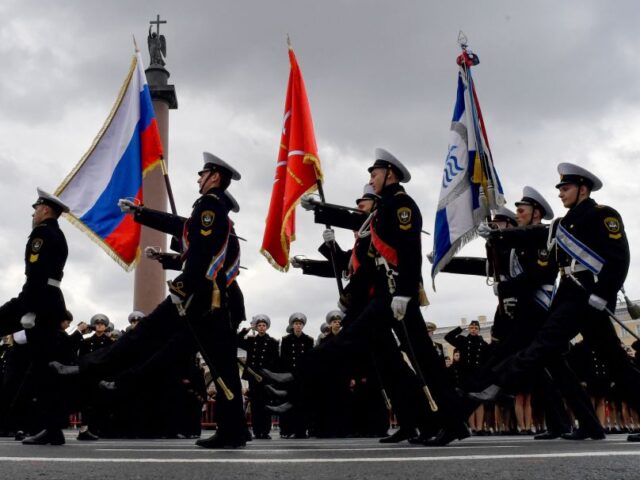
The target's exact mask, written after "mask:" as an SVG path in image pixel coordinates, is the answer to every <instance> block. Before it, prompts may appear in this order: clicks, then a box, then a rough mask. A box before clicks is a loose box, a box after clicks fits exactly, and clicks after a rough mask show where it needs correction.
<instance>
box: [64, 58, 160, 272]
mask: <svg viewBox="0 0 640 480" xmlns="http://www.w3.org/2000/svg"><path fill="white" fill-rule="evenodd" d="M162 154H163V152H162V142H161V140H160V134H159V132H158V125H157V123H156V117H155V113H154V111H153V104H152V103H151V95H150V93H149V86H148V85H147V79H146V77H145V73H144V68H143V65H142V59H141V58H140V53H139V52H138V53H136V55H134V57H133V61H132V63H131V68H130V69H129V73H128V75H127V78H126V80H125V82H124V84H123V86H122V89H121V90H120V93H119V95H118V99H117V100H116V103H115V105H114V107H113V109H112V110H111V113H110V115H109V117H108V118H107V121H106V122H105V124H104V126H103V127H102V129H101V130H100V132H99V133H98V135H97V137H96V139H95V140H94V142H93V145H92V146H91V148H90V149H89V151H88V152H87V153H86V154H85V155H84V157H83V158H82V159H81V160H80V162H79V163H78V164H77V165H76V167H75V168H74V169H73V170H72V171H71V173H70V174H69V175H68V176H67V178H66V179H65V180H64V181H63V182H62V184H61V185H60V186H59V187H58V189H57V190H56V195H58V197H60V199H61V200H62V201H63V202H64V203H66V204H67V205H68V206H69V209H70V213H69V214H67V218H68V219H69V220H70V221H71V222H72V223H74V224H75V225H76V226H78V227H79V228H80V229H81V230H83V231H84V232H85V233H87V234H88V235H89V236H90V237H91V238H92V239H93V240H94V241H95V242H96V243H98V244H99V245H100V246H101V247H102V248H103V249H104V250H105V251H106V252H107V253H108V254H109V255H110V256H111V257H112V258H113V259H114V260H116V261H117V262H118V263H119V264H120V265H121V266H122V267H123V268H125V270H131V269H132V268H133V267H134V266H135V263H136V260H137V258H138V252H139V247H138V244H139V242H140V225H139V224H137V223H135V222H134V221H133V219H132V217H131V215H125V214H124V213H122V212H121V211H120V209H119V208H118V200H119V199H121V198H129V199H136V202H138V203H142V200H143V192H142V178H143V176H144V175H145V174H146V172H148V171H149V170H151V169H153V168H154V167H155V166H156V165H158V163H159V162H160V160H161V159H162Z"/></svg>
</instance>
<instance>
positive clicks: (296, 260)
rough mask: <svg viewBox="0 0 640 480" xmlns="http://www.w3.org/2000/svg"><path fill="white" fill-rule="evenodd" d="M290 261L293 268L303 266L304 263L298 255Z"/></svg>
mask: <svg viewBox="0 0 640 480" xmlns="http://www.w3.org/2000/svg"><path fill="white" fill-rule="evenodd" d="M289 263H290V264H291V266H292V267H293V268H302V264H301V263H300V259H299V258H298V257H293V258H290V259H289Z"/></svg>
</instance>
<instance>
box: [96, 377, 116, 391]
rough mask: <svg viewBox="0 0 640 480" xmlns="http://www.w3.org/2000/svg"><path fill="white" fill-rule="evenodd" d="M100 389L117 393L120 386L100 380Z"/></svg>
mask: <svg viewBox="0 0 640 480" xmlns="http://www.w3.org/2000/svg"><path fill="white" fill-rule="evenodd" d="M98 388H99V389H100V390H106V391H111V392H113V391H116V390H117V389H118V386H117V385H116V382H108V381H106V380H100V381H99V382H98Z"/></svg>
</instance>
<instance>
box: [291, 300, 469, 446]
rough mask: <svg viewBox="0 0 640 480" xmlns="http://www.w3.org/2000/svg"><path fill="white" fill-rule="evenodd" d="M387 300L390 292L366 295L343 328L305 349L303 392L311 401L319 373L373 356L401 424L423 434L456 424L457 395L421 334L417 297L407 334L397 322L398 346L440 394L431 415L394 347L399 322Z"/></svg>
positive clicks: (346, 371) (336, 371)
mask: <svg viewBox="0 0 640 480" xmlns="http://www.w3.org/2000/svg"><path fill="white" fill-rule="evenodd" d="M390 304H391V298H390V297H387V296H381V297H380V298H374V299H372V300H371V301H370V302H369V303H368V304H367V305H366V306H365V307H364V309H363V310H362V311H361V312H359V314H358V315H357V316H355V318H354V317H353V316H352V317H351V318H349V319H348V321H345V323H346V326H345V328H344V329H343V330H342V331H341V332H340V333H339V334H338V335H337V336H336V337H334V338H332V339H330V340H328V341H326V342H325V343H323V344H322V345H320V346H318V347H317V348H315V349H313V350H312V351H310V352H309V354H308V355H307V356H306V357H305V359H304V364H303V368H302V384H303V386H302V389H303V393H304V398H305V399H306V401H307V402H311V403H312V402H314V401H317V399H318V398H322V395H321V393H319V392H318V389H319V386H320V385H322V384H323V383H326V382H323V381H322V380H320V379H326V378H327V377H328V376H336V375H342V376H343V378H344V379H348V378H349V376H350V375H351V374H352V372H353V371H354V367H355V366H356V365H357V366H358V368H360V367H361V365H362V364H363V363H364V364H366V363H368V362H370V361H371V357H372V356H373V359H374V362H375V366H376V368H377V369H378V373H379V375H380V379H381V382H382V385H383V387H384V388H385V391H386V393H387V395H388V396H389V398H390V401H391V405H392V408H393V411H394V412H395V414H396V418H397V419H398V423H399V424H400V425H401V426H402V427H405V428H416V427H418V428H420V429H421V431H422V433H424V434H427V435H429V434H431V433H434V432H435V431H437V430H438V429H439V428H440V427H442V426H450V425H455V426H456V427H459V426H460V423H461V422H462V421H463V420H462V418H461V417H460V416H459V415H458V414H457V407H458V405H459V399H458V397H457V395H456V394H455V392H454V391H453V389H452V388H451V386H450V385H449V384H448V382H447V378H446V372H445V371H444V365H443V364H442V361H441V360H440V357H439V356H438V354H437V352H436V350H435V348H434V346H433V343H432V342H431V339H430V338H429V336H428V334H427V330H426V325H425V323H424V320H423V319H422V315H421V314H420V310H419V307H418V305H417V302H415V305H413V302H411V303H410V306H409V311H408V313H407V317H405V320H404V322H405V323H406V325H407V332H408V336H407V335H406V334H405V332H404V328H402V329H401V330H399V331H398V332H399V333H398V337H399V338H400V341H401V344H402V346H403V347H404V349H406V350H409V345H411V350H412V351H413V353H414V354H415V356H416V358H417V359H418V362H419V366H420V368H421V369H422V371H423V373H424V375H425V376H426V377H428V378H429V380H430V382H431V383H430V384H429V387H430V388H431V390H432V394H433V395H434V396H435V397H436V401H438V399H439V400H440V402H439V407H440V411H439V412H438V415H437V416H436V415H434V414H433V412H431V411H430V409H429V406H428V403H427V400H426V397H425V395H424V393H423V390H422V386H421V384H420V382H419V381H418V379H417V378H416V376H415V374H414V373H413V371H412V370H411V368H410V367H409V366H408V365H407V364H406V362H405V361H404V358H403V355H402V352H401V350H400V348H398V344H397V342H396V340H395V338H394V336H393V333H392V330H393V329H396V328H400V327H401V325H400V324H399V322H398V321H397V320H395V319H394V318H393V315H392V312H391V308H390ZM345 320H347V319H345ZM441 370H442V371H441ZM429 380H428V382H429Z"/></svg>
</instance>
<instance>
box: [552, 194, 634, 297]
mask: <svg viewBox="0 0 640 480" xmlns="http://www.w3.org/2000/svg"><path fill="white" fill-rule="evenodd" d="M560 227H562V228H564V229H565V231H566V232H568V234H569V235H570V236H571V237H572V238H573V239H577V240H578V241H579V242H580V243H581V244H582V245H583V246H585V247H587V250H585V249H582V251H581V253H579V254H580V255H581V257H582V259H583V261H586V262H587V263H589V264H590V265H591V266H592V267H593V268H594V270H595V271H589V270H587V269H586V268H585V267H582V264H581V263H580V262H579V261H577V260H574V258H572V256H571V255H570V254H568V253H567V252H566V251H565V250H564V249H563V247H561V246H560V243H563V244H564V245H567V244H572V245H575V244H574V242H573V241H572V238H571V237H570V238H569V239H566V238H563V235H562V233H561V232H560ZM560 227H558V228H557V229H556V234H555V240H556V243H555V245H556V246H555V253H556V255H557V260H558V266H559V267H560V269H561V274H562V273H563V272H565V273H566V272H570V271H572V270H573V271H574V275H575V277H576V278H577V279H578V280H579V281H580V283H582V285H583V286H584V287H585V289H586V293H585V292H584V291H582V289H580V288H579V287H578V286H577V285H575V283H574V282H573V281H572V280H571V278H569V277H568V276H566V275H565V274H562V276H561V279H560V285H559V287H558V292H557V294H556V297H555V299H554V301H555V300H557V301H561V300H562V298H563V297H564V295H570V296H571V297H572V298H575V297H576V296H577V298H584V299H585V300H587V299H588V297H589V295H590V294H595V295H597V296H599V297H600V298H603V299H604V300H606V301H607V304H608V306H609V308H610V309H611V310H613V309H615V304H616V300H617V293H618V291H619V290H620V288H622V286H623V284H624V280H625V278H626V277H627V272H628V271H629V262H630V254H629V243H628V240H627V236H626V233H625V231H624V224H623V223H622V218H621V217H620V214H619V213H618V212H617V211H615V210H614V209H613V208H611V207H607V206H604V205H598V204H597V203H596V202H595V201H594V200H593V199H591V198H587V199H586V200H583V201H582V202H580V203H579V204H578V205H577V206H575V207H573V208H571V209H570V210H569V211H568V212H567V214H566V215H565V216H564V218H563V219H562V220H561V221H560ZM583 268H584V269H583ZM576 270H581V271H576ZM594 275H597V281H596V278H595V277H594Z"/></svg>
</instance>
